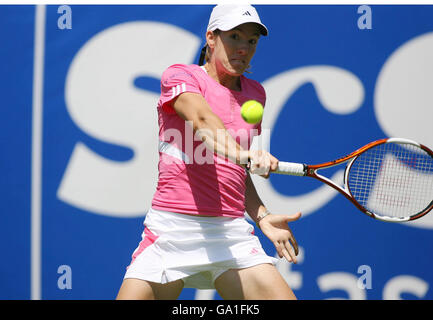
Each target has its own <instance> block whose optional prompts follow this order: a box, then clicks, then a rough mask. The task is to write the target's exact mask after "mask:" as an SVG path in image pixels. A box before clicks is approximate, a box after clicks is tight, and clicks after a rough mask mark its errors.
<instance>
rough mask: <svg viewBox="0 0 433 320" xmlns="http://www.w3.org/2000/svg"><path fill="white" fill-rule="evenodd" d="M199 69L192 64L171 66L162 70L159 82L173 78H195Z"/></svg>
mask: <svg viewBox="0 0 433 320" xmlns="http://www.w3.org/2000/svg"><path fill="white" fill-rule="evenodd" d="M199 68H200V67H199V66H198V65H194V64H189V65H188V64H181V63H176V64H172V65H170V66H169V67H167V68H166V69H165V70H164V72H163V73H162V76H161V80H163V81H164V80H169V79H173V78H195V77H196V73H197V70H198V69H199Z"/></svg>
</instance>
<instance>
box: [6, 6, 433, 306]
mask: <svg viewBox="0 0 433 320" xmlns="http://www.w3.org/2000/svg"><path fill="white" fill-rule="evenodd" d="M256 8H257V9H258V11H259V13H260V16H261V19H262V21H263V22H264V23H265V24H266V25H267V27H268V29H269V32H270V33H269V36H268V37H264V38H262V39H260V41H259V45H258V49H257V52H256V55H255V57H254V59H253V61H252V69H251V71H252V74H250V75H249V76H250V77H251V78H253V79H256V80H258V81H260V82H261V83H262V84H263V85H264V87H265V89H266V90H267V95H268V100H267V105H266V112H265V117H264V120H263V128H264V135H263V136H264V137H265V139H264V141H262V142H260V143H263V144H264V146H265V147H268V148H269V149H270V151H271V152H272V153H273V154H275V155H276V156H277V157H278V158H280V159H282V160H287V161H296V162H306V163H320V162H324V161H328V160H331V159H333V158H336V157H339V156H342V155H344V154H347V153H349V152H351V151H353V150H354V149H355V148H357V147H360V146H362V145H364V144H366V143H368V142H370V141H371V140H375V139H379V138H383V137H388V136H400V137H405V138H411V139H414V140H417V141H419V142H421V143H423V144H426V145H428V146H430V147H431V146H433V130H432V128H431V119H433V107H432V105H433V96H432V94H431V84H432V83H433V60H432V59H431V57H432V56H433V7H432V6H370V7H358V6H349V5H346V6H312V5H310V6H288V5H287V6H277V5H269V6H265V5H260V6H256ZM211 9H212V7H211V6H208V5H203V6H191V5H188V6H186V5H185V6H173V5H164V6H150V5H144V6H130V5H129V6H70V7H63V8H60V10H59V6H47V7H41V8H40V11H38V12H39V13H38V15H37V14H36V12H37V10H36V7H34V6H0V34H1V39H2V45H1V47H0V68H1V73H0V75H1V76H0V92H1V97H2V99H1V106H0V108H1V114H2V116H1V117H0V131H1V135H0V141H1V150H2V156H1V157H0V164H1V167H0V170H1V178H0V181H1V184H0V195H1V199H2V201H1V203H2V205H1V211H0V251H1V256H0V298H2V299H30V298H34V299H38V298H41V299H113V298H114V297H115V296H116V294H117V291H118V289H119V286H120V284H121V281H122V277H123V275H124V272H125V268H126V266H127V265H128V264H129V262H130V258H131V254H132V251H133V250H134V249H135V247H136V246H137V245H138V242H139V241H140V235H141V232H142V222H143V219H144V216H145V213H146V209H147V208H148V206H149V205H150V200H151V197H152V195H153V191H154V188H155V183H156V177H157V118H156V109H155V107H156V102H157V99H158V92H159V77H160V74H161V73H162V71H163V70H164V69H165V68H166V67H167V66H169V65H171V64H174V63H196V62H197V60H198V55H199V52H200V49H201V47H202V46H203V43H204V34H205V30H206V26H207V21H208V18H209V14H210V11H211ZM35 31H38V32H40V33H38V34H40V35H42V36H43V37H42V38H37V37H35ZM38 39H39V40H38ZM38 50H41V51H39V52H42V53H43V54H42V59H37V55H36V58H35V52H37V51H38ZM38 67H40V68H41V69H40V70H42V73H37V75H38V76H39V78H38V77H36V78H34V75H35V73H34V70H35V68H36V69H37V68H38ZM35 79H36V80H35ZM38 79H42V82H39V80H38ZM35 81H36V82H37V83H35ZM39 85H41V86H40V87H39ZM38 88H41V90H42V91H41V92H42V94H43V95H42V108H37V103H35V100H34V97H35V95H36V96H37V91H38ZM38 116H41V122H40V123H41V125H42V127H41V130H39V129H37V127H36V126H35V125H33V124H32V123H33V122H32V121H33V119H38ZM34 138H36V140H38V139H39V140H40V141H42V148H41V150H40V152H39V151H38V148H35V145H34V142H32V141H34V140H32V139H34ZM266 138H268V140H267V139H266ZM32 148H33V149H32ZM35 159H39V160H40V161H41V167H40V168H38V167H37V166H35V167H34V169H33V170H32V163H33V164H35V161H37V160H35ZM334 174H338V172H337V171H336V170H330V172H329V173H328V175H329V176H332V175H334ZM38 175H40V176H41V183H40V184H35V185H34V186H33V187H32V181H33V182H35V181H34V179H35V177H37V176H38ZM255 182H256V185H257V189H258V191H259V194H260V195H261V197H262V200H263V201H264V202H265V204H267V205H268V206H269V208H270V209H271V210H272V211H273V212H275V213H294V212H295V211H298V210H300V211H302V212H303V213H304V216H303V217H302V218H301V219H300V220H299V221H297V222H294V223H293V224H292V230H293V231H294V234H295V236H296V238H297V240H298V242H299V245H300V246H301V249H302V250H301V254H300V256H299V263H298V264H297V265H289V264H287V263H285V262H284V261H281V262H280V263H279V265H278V268H279V270H280V272H281V273H282V275H283V276H284V277H285V279H286V281H287V282H288V283H289V284H290V285H291V286H292V288H293V289H294V292H295V294H296V295H297V296H298V298H300V299H336V298H337V299H432V298H433V289H432V285H433V272H432V270H433V260H432V257H431V252H433V245H432V244H433V231H432V228H433V218H432V217H430V216H429V215H427V216H425V217H424V218H422V219H421V220H420V221H419V222H417V223H406V224H391V223H383V222H378V221H375V220H373V219H370V218H369V217H367V216H365V215H363V214H361V213H360V212H359V211H357V209H355V208H354V207H353V206H352V205H351V204H350V203H349V202H348V201H347V200H346V199H345V198H344V197H342V196H341V195H337V194H335V192H333V190H331V188H329V187H327V186H322V185H321V184H320V183H319V182H317V181H315V180H310V179H303V178H298V177H285V176H284V177H283V176H272V177H271V178H270V179H269V180H263V179H261V180H260V178H257V177H256V178H255ZM31 199H33V200H35V199H36V200H40V206H38V205H37V204H36V205H34V206H31ZM36 203H37V201H36ZM35 211H36V212H40V213H41V215H40V217H39V216H38V215H37V214H36V215H35ZM32 214H33V217H34V218H33V219H32ZM38 217H39V218H38ZM38 223H40V227H38ZM32 226H33V230H38V231H39V232H40V234H41V241H40V242H38V243H33V245H34V247H33V248H32V246H31V244H32V243H31V230H32ZM256 233H257V234H258V236H259V237H260V238H261V240H262V244H263V246H264V248H265V250H266V251H267V252H268V253H269V254H270V255H275V249H274V247H273V246H272V244H271V242H270V241H269V240H268V239H267V238H265V237H264V236H263V235H262V234H261V232H260V231H259V230H257V231H256ZM35 248H36V249H35ZM37 248H40V253H39V251H38V250H37ZM32 252H33V254H34V256H33V257H34V260H32V259H31V256H32ZM38 267H40V272H38V270H39V269H38ZM32 272H33V273H32ZM32 290H33V291H32ZM31 292H33V294H32V293H31ZM180 299H220V297H219V296H218V294H217V293H215V291H212V290H210V291H199V290H194V289H184V291H183V292H182V294H181V296H180Z"/></svg>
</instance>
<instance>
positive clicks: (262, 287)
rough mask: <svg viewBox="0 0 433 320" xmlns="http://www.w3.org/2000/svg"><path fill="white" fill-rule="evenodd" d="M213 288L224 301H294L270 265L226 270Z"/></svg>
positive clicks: (292, 294) (289, 291)
mask: <svg viewBox="0 0 433 320" xmlns="http://www.w3.org/2000/svg"><path fill="white" fill-rule="evenodd" d="M215 288H216V290H217V291H218V293H219V295H220V296H221V297H222V298H223V299H226V300H244V299H245V300H258V299H269V300H286V299H293V300H294V299H296V296H295V295H294V293H293V291H292V289H290V287H289V286H288V284H287V283H286V281H285V280H284V278H283V277H282V276H281V274H280V273H279V272H278V270H277V269H276V268H275V267H274V266H273V265H271V264H259V265H256V266H253V267H249V268H244V269H230V270H227V271H226V272H224V273H223V274H221V275H220V276H219V277H218V278H217V279H216V280H215Z"/></svg>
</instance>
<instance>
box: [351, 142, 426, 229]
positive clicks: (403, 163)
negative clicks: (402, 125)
mask: <svg viewBox="0 0 433 320" xmlns="http://www.w3.org/2000/svg"><path fill="white" fill-rule="evenodd" d="M344 185H345V189H346V191H347V192H348V193H349V194H350V196H351V198H352V199H351V201H352V202H353V203H354V204H355V205H356V206H357V207H358V208H359V209H360V210H361V211H362V212H364V213H366V214H367V215H369V216H371V217H373V218H375V219H379V220H383V221H387V222H405V221H410V220H415V219H418V218H421V217H422V216H424V215H426V214H427V213H428V212H430V211H431V210H432V209H433V152H432V150H430V149H429V148H427V147H426V146H424V145H421V144H419V143H417V142H415V141H412V140H408V139H401V138H390V139H382V140H378V141H376V142H375V143H371V144H369V145H368V147H367V148H363V149H362V151H361V152H360V153H359V154H357V155H356V156H355V157H354V158H353V159H351V160H350V162H349V163H348V165H347V167H346V171H345V175H344Z"/></svg>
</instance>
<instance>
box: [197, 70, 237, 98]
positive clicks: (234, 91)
mask: <svg viewBox="0 0 433 320" xmlns="http://www.w3.org/2000/svg"><path fill="white" fill-rule="evenodd" d="M199 67H200V69H202V70H203V72H204V73H206V75H207V76H208V77H209V78H211V79H212V81H214V82H215V83H217V84H218V85H219V86H221V87H223V88H224V89H226V90H228V91H230V92H232V93H234V94H242V93H243V90H242V88H243V82H244V81H243V78H244V76H243V75H241V76H240V81H241V90H233V89H230V88H227V87H226V86H223V85H222V84H221V83H219V82H218V81H216V80H215V79H214V78H212V77H211V76H210V75H209V74H208V72H207V70H206V68H205V67H204V65H203V66H199Z"/></svg>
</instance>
